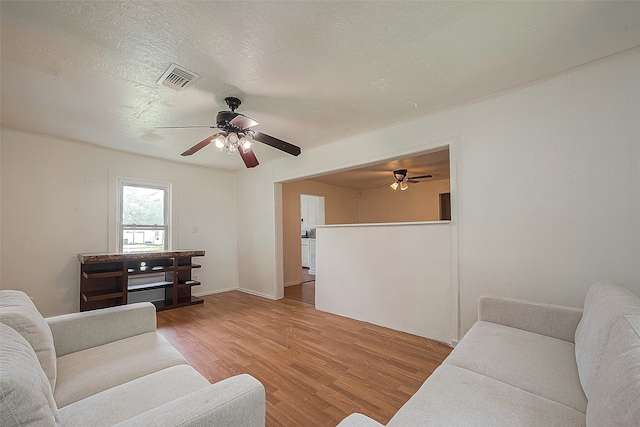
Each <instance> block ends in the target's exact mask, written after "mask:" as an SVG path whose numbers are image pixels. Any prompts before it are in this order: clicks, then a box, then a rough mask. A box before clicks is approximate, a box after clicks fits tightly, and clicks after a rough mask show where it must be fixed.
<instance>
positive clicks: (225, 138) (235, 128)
mask: <svg viewBox="0 0 640 427" xmlns="http://www.w3.org/2000/svg"><path fill="white" fill-rule="evenodd" d="M224 101H225V102H226V103H227V106H228V107H229V109H230V111H220V112H219V113H218V114H217V116H216V124H215V125H213V126H207V125H204V126H158V128H162V129H178V128H182V129H183V128H197V127H209V128H212V129H216V128H217V129H219V131H218V132H217V133H214V134H213V135H211V136H208V137H207V138H205V139H203V140H202V141H200V142H198V143H197V144H196V145H194V146H193V147H191V148H189V149H188V150H187V151H185V152H184V153H182V154H181V155H182V156H190V155H192V154H194V153H196V152H198V151H200V150H201V149H203V148H204V147H206V146H207V145H209V144H211V143H213V144H214V145H215V146H216V148H217V149H218V150H220V151H226V152H227V153H229V154H235V153H238V154H240V157H242V161H244V164H245V165H246V166H247V167H248V168H253V167H256V166H258V164H259V163H258V159H257V158H256V155H255V154H254V153H253V150H252V145H253V141H258V142H261V143H263V144H266V145H269V146H271V147H273V148H276V149H278V150H281V151H284V152H285V153H288V154H291V155H292V156H298V155H300V151H301V150H300V147H298V146H297V145H293V144H291V143H288V142H286V141H283V140H281V139H278V138H274V137H273V136H270V135H267V134H265V133H261V132H258V131H256V130H253V129H251V128H252V127H254V126H256V125H258V124H259V123H258V122H257V121H255V120H253V119H252V118H249V117H247V116H245V115H244V114H240V113H236V108H238V107H239V106H240V104H241V103H242V102H241V101H240V100H239V99H238V98H234V97H227V98H225V99H224Z"/></svg>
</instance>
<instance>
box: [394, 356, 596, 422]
mask: <svg viewBox="0 0 640 427" xmlns="http://www.w3.org/2000/svg"><path fill="white" fill-rule="evenodd" d="M584 424H585V415H584V414H583V413H582V412H580V411H576V410H575V409H572V408H569V407H568V406H565V405H561V404H559V403H556V402H553V401H551V400H549V399H545V398H543V397H540V396H537V395H535V394H533V393H529V392H526V391H523V390H521V389H519V388H517V387H512V386H510V385H508V384H505V383H503V382H501V381H497V380H494V379H493V378H489V377H486V376H484V375H481V374H477V373H475V372H471V371H467V370H466V369H462V368H459V367H457V366H453V365H441V366H440V367H438V368H437V369H436V370H435V371H434V372H433V374H431V376H430V377H429V379H428V380H427V381H426V382H425V383H424V384H423V385H422V387H420V389H419V390H418V391H417V392H416V394H414V395H413V396H412V397H411V398H410V399H409V401H408V402H407V403H405V404H404V406H403V407H402V409H400V410H399V411H398V412H397V413H396V414H395V415H394V416H393V418H391V420H390V421H389V423H388V424H387V426H388V427H415V426H433V427H435V426H442V427H445V426H446V427H451V426H492V427H502V426H504V427H513V426H546V427H551V426H557V427H584Z"/></svg>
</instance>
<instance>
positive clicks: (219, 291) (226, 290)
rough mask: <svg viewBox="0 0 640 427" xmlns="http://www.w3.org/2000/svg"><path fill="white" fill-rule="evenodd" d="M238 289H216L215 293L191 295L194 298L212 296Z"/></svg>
mask: <svg viewBox="0 0 640 427" xmlns="http://www.w3.org/2000/svg"><path fill="white" fill-rule="evenodd" d="M237 290H238V288H228V289H217V290H215V291H209V292H198V293H195V292H194V293H193V294H192V295H193V296H194V297H203V296H205V295H214V294H221V293H223V292H229V291H237Z"/></svg>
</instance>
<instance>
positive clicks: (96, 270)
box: [78, 251, 204, 311]
mask: <svg viewBox="0 0 640 427" xmlns="http://www.w3.org/2000/svg"><path fill="white" fill-rule="evenodd" d="M197 256H204V251H169V252H147V253H126V254H125V253H103V254H78V260H79V261H80V311H87V310H94V309H97V308H105V307H112V306H115V305H124V304H127V301H128V294H129V293H130V292H139V291H145V290H150V289H164V300H161V301H152V302H153V304H155V306H156V309H157V310H166V309H169V308H177V307H183V306H186V305H192V304H202V303H203V302H204V300H203V299H202V298H198V297H195V296H193V295H191V287H192V286H197V285H200V282H198V281H195V280H192V279H191V270H193V269H194V268H200V267H201V266H200V265H199V264H193V263H192V261H191V258H193V257H197ZM160 274H164V277H161V276H160ZM145 276H147V277H153V276H159V278H161V279H164V280H158V281H153V282H151V283H144V284H134V285H132V284H129V278H130V277H145Z"/></svg>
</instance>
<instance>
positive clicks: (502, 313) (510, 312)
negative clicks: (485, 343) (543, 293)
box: [478, 297, 582, 343]
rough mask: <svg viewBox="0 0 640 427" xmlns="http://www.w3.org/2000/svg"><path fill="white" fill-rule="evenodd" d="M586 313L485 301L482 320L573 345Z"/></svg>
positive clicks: (480, 312)
mask: <svg viewBox="0 0 640 427" xmlns="http://www.w3.org/2000/svg"><path fill="white" fill-rule="evenodd" d="M580 319H582V309H580V308H573V307H565V306H561V305H553V304H542V303H534V302H530V301H522V300H516V299H510V298H494V297H481V298H480V301H479V309H478V320H484V321H486V322H493V323H498V324H500V325H505V326H510V327H512V328H517V329H522V330H525V331H529V332H534V333H536V334H541V335H546V336H549V337H553V338H558V339H561V340H564V341H568V342H571V343H573V342H574V337H575V333H576V328H577V327H578V323H579V322H580Z"/></svg>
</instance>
